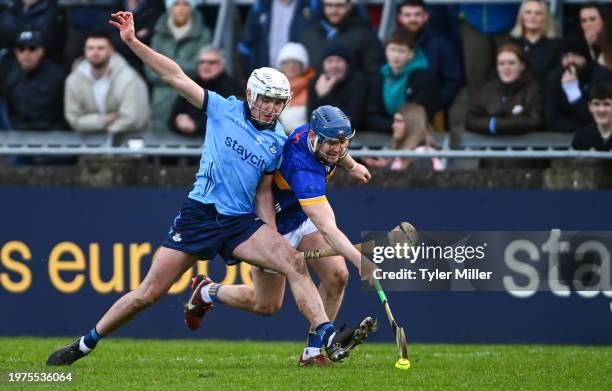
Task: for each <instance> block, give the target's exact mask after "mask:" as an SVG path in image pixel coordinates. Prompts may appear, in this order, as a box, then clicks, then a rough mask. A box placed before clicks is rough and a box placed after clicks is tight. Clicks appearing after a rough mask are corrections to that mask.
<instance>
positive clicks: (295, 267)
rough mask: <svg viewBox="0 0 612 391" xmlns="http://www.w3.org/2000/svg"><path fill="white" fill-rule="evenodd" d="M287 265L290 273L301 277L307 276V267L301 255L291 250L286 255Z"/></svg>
mask: <svg viewBox="0 0 612 391" xmlns="http://www.w3.org/2000/svg"><path fill="white" fill-rule="evenodd" d="M287 260H288V264H289V266H290V268H291V271H292V272H294V273H297V274H301V275H308V267H307V266H306V261H305V260H304V257H303V256H302V254H301V253H299V252H297V251H295V250H293V249H291V251H290V252H289V253H288V254H287Z"/></svg>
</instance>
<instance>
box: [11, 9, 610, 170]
mask: <svg viewBox="0 0 612 391" xmlns="http://www.w3.org/2000/svg"><path fill="white" fill-rule="evenodd" d="M57 1H58V0H0V104H1V106H0V109H1V110H0V127H2V128H3V129H14V130H36V131H45V130H57V129H68V128H69V129H72V130H74V131H78V132H90V131H107V132H112V133H117V132H128V131H152V132H157V133H159V134H164V133H176V134H181V135H184V136H189V137H202V136H203V134H204V132H205V128H206V119H205V115H203V113H202V112H201V111H198V110H196V109H195V108H194V107H192V106H191V105H190V104H189V103H188V102H187V101H185V100H184V99H182V98H181V97H179V96H177V94H176V92H175V91H174V90H172V88H170V87H168V86H167V85H165V84H164V82H163V81H162V80H160V79H159V78H158V77H157V76H156V75H155V74H154V73H153V72H151V71H150V70H148V69H143V66H142V64H141V62H140V61H139V60H138V58H136V57H135V56H134V55H133V54H132V53H131V52H130V51H129V50H127V48H126V46H125V45H124V44H123V43H121V41H120V40H119V39H118V35H117V34H116V32H111V30H110V29H109V26H108V25H107V23H106V20H107V19H108V15H109V13H110V12H111V11H113V10H116V9H119V8H121V9H127V10H131V11H132V12H134V14H135V21H136V28H137V36H138V37H139V39H141V40H143V41H144V42H145V43H147V44H149V45H151V47H152V48H153V49H155V50H157V51H158V52H160V53H162V54H164V55H166V56H168V57H171V58H172V59H173V60H175V61H176V62H177V63H178V64H179V65H180V66H181V68H182V69H183V70H184V71H185V72H186V73H187V75H189V76H190V77H191V78H193V79H194V80H195V81H196V82H197V83H198V84H200V85H201V86H202V87H203V88H208V89H211V90H214V91H216V92H218V93H220V94H221V95H222V96H230V95H234V96H238V97H240V96H241V95H243V94H244V79H245V76H248V74H249V73H250V72H251V71H252V70H253V69H255V68H257V67H261V66H271V67H275V68H277V69H279V70H281V71H282V72H283V73H285V74H286V75H287V77H288V79H289V80H290V83H291V87H292V90H293V99H292V100H291V102H290V104H289V106H288V107H287V109H286V110H285V112H284V113H283V115H282V117H281V119H280V120H281V122H282V123H283V125H284V126H285V128H286V129H287V131H291V130H292V129H293V128H295V127H297V126H298V125H299V124H301V123H303V122H305V121H307V120H308V118H309V115H310V113H311V112H312V110H314V109H315V108H316V107H318V106H321V105H333V106H337V107H340V108H341V109H342V110H343V111H344V112H345V113H346V114H347V115H348V116H349V117H350V119H351V121H352V124H353V126H354V127H355V128H356V129H357V130H358V131H371V132H378V133H380V134H384V135H388V136H389V140H390V143H391V145H390V146H392V147H393V148H398V149H406V148H407V149H417V148H421V149H427V148H436V145H435V142H433V140H434V139H433V137H432V136H431V132H435V131H448V130H450V131H468V132H476V133H481V134H485V135H488V136H490V137H495V136H497V135H516V134H524V133H529V132H545V131H550V132H573V133H575V135H576V136H575V140H574V143H573V145H574V147H576V148H587V147H589V146H592V147H594V148H597V149H610V129H609V128H610V112H611V111H612V108H611V106H612V95H611V94H610V85H611V84H610V83H612V30H611V29H612V20H611V19H610V17H609V16H608V9H607V8H606V7H604V6H602V5H600V4H597V3H583V4H581V5H580V6H579V10H578V20H577V22H578V24H577V27H576V28H574V29H568V30H569V31H565V32H564V34H563V38H561V34H560V32H559V31H557V30H556V28H555V24H554V21H553V19H552V17H551V14H550V10H549V7H548V4H547V3H546V2H545V1H542V0H524V1H523V2H522V3H520V4H519V3H512V4H500V3H491V4H476V3H460V4H459V5H458V6H456V7H453V8H452V9H453V10H457V12H455V13H452V12H450V14H449V15H451V17H450V20H454V23H452V26H450V28H449V27H448V26H446V27H447V28H440V26H441V23H439V21H438V22H436V20H435V18H436V15H437V13H432V12H431V10H430V9H429V7H428V6H427V5H426V4H425V3H424V2H423V0H403V1H401V2H398V4H397V15H396V26H395V28H394V29H393V31H392V32H391V33H390V34H389V35H388V37H386V38H385V39H384V40H383V41H381V40H380V39H379V38H378V36H377V34H376V31H375V29H374V27H373V25H374V24H373V21H376V19H377V18H376V15H375V14H369V13H368V10H367V8H366V7H365V6H364V5H363V4H360V5H356V4H353V3H352V2H351V0H254V3H253V5H252V6H250V8H249V10H248V12H246V14H245V15H244V21H243V23H242V24H241V26H240V30H241V31H240V33H239V35H238V42H237V45H236V48H235V52H234V53H231V52H224V51H223V50H220V49H218V48H215V47H213V46H211V44H212V39H213V37H212V33H211V32H212V30H214V26H212V25H210V23H207V22H205V21H206V20H210V19H211V18H210V17H208V16H207V15H205V12H208V11H209V10H210V8H203V7H199V6H198V3H197V1H196V0H164V1H163V2H162V1H161V0H125V1H120V2H119V3H117V4H114V3H113V1H112V0H109V1H107V2H104V3H103V5H101V6H97V7H91V6H86V5H73V6H70V7H63V6H59V5H58V4H57ZM104 4H105V5H104ZM437 7H440V6H437ZM450 9H451V8H449V10H450ZM447 16H448V15H447ZM570 24H571V23H570ZM452 31H455V32H456V33H455V34H452V33H450V34H449V32H452ZM457 42H460V43H462V44H461V45H458V44H457ZM229 56H231V58H232V59H233V58H234V56H235V58H236V59H237V66H236V67H235V69H228V68H227V63H228V61H227V60H228V58H229ZM232 75H233V76H232ZM460 92H462V93H463V94H464V95H465V96H467V104H466V109H465V110H464V112H463V117H462V118H464V120H462V121H461V126H458V127H457V129H449V118H448V115H449V111H450V110H451V108H452V107H453V105H454V104H455V103H456V101H457V100H458V96H459V95H461V94H460ZM421 163H422V162H421ZM421 163H419V162H416V161H415V162H412V161H410V160H409V159H403V160H402V159H399V160H397V159H396V160H392V161H387V160H380V159H378V160H376V159H374V160H371V161H370V162H369V164H371V165H373V166H389V167H390V168H392V169H403V168H406V167H409V166H419V165H420V164H421ZM427 164H428V166H431V168H433V169H439V168H440V167H442V164H441V162H440V161H436V160H432V161H428V162H427Z"/></svg>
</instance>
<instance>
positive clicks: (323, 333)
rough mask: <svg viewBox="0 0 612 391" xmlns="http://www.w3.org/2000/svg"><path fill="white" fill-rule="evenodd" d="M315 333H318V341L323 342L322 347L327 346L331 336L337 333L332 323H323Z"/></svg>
mask: <svg viewBox="0 0 612 391" xmlns="http://www.w3.org/2000/svg"><path fill="white" fill-rule="evenodd" d="M315 331H316V332H317V337H318V339H320V340H321V343H322V346H327V345H328V344H329V339H330V338H331V336H332V335H334V334H335V333H336V329H335V328H334V325H333V324H331V323H330V322H325V323H321V324H320V325H318V326H317V328H316V329H315Z"/></svg>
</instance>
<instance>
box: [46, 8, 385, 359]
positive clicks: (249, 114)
mask: <svg viewBox="0 0 612 391" xmlns="http://www.w3.org/2000/svg"><path fill="white" fill-rule="evenodd" d="M110 23H111V24H112V25H113V26H115V27H116V28H117V29H118V30H119V33H120V35H121V39H122V40H123V42H125V43H126V44H127V45H128V47H129V48H130V49H131V50H132V51H133V52H134V53H135V54H136V55H137V56H138V57H139V58H140V59H141V60H142V61H143V63H144V64H145V65H146V66H147V67H149V68H150V69H151V70H152V71H153V72H155V73H156V74H157V75H158V76H159V77H160V78H161V79H162V80H164V81H165V82H166V83H168V84H169V85H170V86H172V87H173V88H174V89H175V90H176V91H177V92H178V93H179V94H180V95H181V96H183V97H184V98H185V99H187V100H188V101H189V102H191V103H192V104H193V105H194V106H195V107H198V108H200V109H202V115H204V113H206V114H207V115H208V122H207V131H206V137H205V140H204V147H203V150H202V159H201V161H200V169H199V171H198V173H197V174H196V181H195V184H194V186H193V189H192V190H191V192H190V193H189V195H188V197H187V200H186V201H185V203H184V204H183V206H182V207H181V209H180V212H179V214H178V216H177V217H176V219H175V220H174V223H173V225H172V227H171V229H170V232H169V233H168V236H167V238H166V240H165V242H164V243H163V244H162V246H161V247H160V249H159V251H157V252H156V254H155V257H154V261H153V263H152V265H151V268H150V269H149V271H148V273H147V275H146V277H145V279H144V281H142V283H141V284H140V286H139V287H138V288H136V289H134V290H132V291H131V292H129V293H127V294H125V295H123V296H122V297H121V298H120V299H118V300H117V301H116V302H115V303H114V304H113V305H112V306H111V307H110V309H109V310H108V311H107V312H106V313H105V314H104V316H103V317H102V318H101V319H100V320H99V321H98V323H97V324H96V325H95V327H93V328H92V329H91V330H90V331H89V332H87V333H86V334H84V335H82V336H81V337H79V338H77V339H76V340H75V341H74V342H73V343H71V344H68V345H66V346H64V347H62V348H60V349H58V350H56V351H55V352H53V353H52V354H51V355H50V356H49V358H48V359H47V365H70V364H72V363H73V362H74V361H76V360H78V359H80V358H82V357H84V356H85V355H86V354H88V353H90V352H91V351H92V350H93V349H94V348H95V347H96V345H97V343H98V341H99V340H100V339H101V338H102V337H104V336H107V335H108V334H110V333H112V332H113V331H115V330H117V329H118V328H120V327H121V326H123V325H124V324H126V323H127V322H129V321H130V320H131V319H132V318H133V317H135V316H136V315H137V314H138V313H140V312H141V311H143V310H144V309H146V308H147V307H149V306H150V305H152V304H153V303H155V302H156V301H157V300H158V299H160V298H161V297H162V296H163V295H165V294H166V292H167V291H168V289H170V287H171V285H172V284H173V283H174V281H176V280H177V279H178V278H179V277H180V276H182V275H183V274H184V273H185V272H186V271H187V270H189V269H190V268H191V267H192V266H193V264H194V263H195V262H196V261H197V260H198V259H212V257H214V256H215V255H217V254H220V255H221V256H222V257H223V258H224V259H226V260H230V259H244V260H246V261H247V262H248V263H250V264H252V265H254V266H258V267H259V268H265V269H271V270H275V271H277V272H278V273H280V274H279V276H281V275H282V276H283V278H286V279H287V281H288V283H289V286H290V288H291V291H292V293H293V296H294V298H295V301H296V303H297V305H298V309H299V310H300V312H301V313H302V314H303V315H304V317H306V318H307V319H308V321H309V323H310V326H311V328H313V329H314V330H316V336H317V337H316V338H317V339H318V342H319V343H320V344H322V346H324V347H325V350H326V353H327V355H328V357H329V358H330V359H331V360H333V361H341V360H344V359H345V358H346V357H347V356H348V353H349V350H350V349H351V348H352V346H354V345H355V344H356V343H359V342H361V340H362V339H363V338H364V337H365V336H367V332H368V331H370V330H371V328H372V326H373V323H374V322H373V320H372V318H370V317H366V318H365V319H364V320H363V321H362V322H361V323H360V324H359V325H358V326H356V327H351V328H348V329H345V330H339V331H338V332H336V329H335V328H334V326H333V324H332V323H331V322H330V321H329V317H328V315H327V313H326V312H325V308H324V306H323V302H322V300H321V297H320V296H319V293H318V291H317V288H316V286H315V285H314V283H313V281H312V279H311V278H310V275H309V273H308V270H307V267H306V263H305V260H304V258H303V256H302V255H301V254H300V253H299V252H297V251H296V250H295V249H294V248H292V247H291V246H289V244H288V243H287V241H286V240H285V239H283V237H282V236H281V235H279V233H278V232H277V230H276V222H275V213H274V203H273V196H272V187H271V185H272V179H273V174H274V172H275V170H276V169H277V168H278V167H279V162H280V155H281V153H282V147H283V143H284V141H285V139H286V136H285V134H284V131H283V129H282V126H281V125H279V124H278V122H277V120H278V117H279V115H280V114H281V112H282V111H283V109H284V108H285V106H286V105H287V103H288V102H289V99H290V98H291V91H290V85H289V81H288V80H287V78H286V77H285V75H283V74H282V73H280V72H279V71H277V70H275V69H272V68H259V69H256V70H254V71H253V73H252V74H251V76H250V77H249V79H248V81H247V89H246V97H247V99H246V102H242V101H240V100H238V99H236V98H234V97H230V98H229V99H225V98H223V97H221V96H219V95H218V94H216V93H214V92H212V91H208V90H205V89H202V87H200V86H199V85H198V84H197V83H195V82H194V81H193V80H191V79H190V78H189V77H188V76H187V75H186V74H185V73H184V72H183V70H182V69H181V68H180V66H179V65H178V64H177V63H176V62H174V61H172V60H171V59H170V58H168V57H166V56H164V55H162V54H160V53H158V52H156V51H154V50H153V49H151V48H150V47H148V46H147V45H145V44H144V43H142V42H141V41H140V40H138V38H137V37H136V34H135V27H134V20H133V15H132V14H131V13H130V12H117V13H115V14H113V15H112V21H110ZM262 273H263V272H262ZM259 285H260V284H259V283H258V282H257V281H255V287H256V289H257V291H258V292H260V291H261V290H262V287H260V286H259ZM194 288H195V289H194V291H193V293H192V295H191V297H190V299H189V302H188V303H187V304H186V306H185V318H186V322H187V324H188V326H189V327H190V328H191V329H197V328H198V327H199V326H200V323H201V321H202V316H203V315H204V313H205V312H206V311H207V310H208V309H210V308H211V307H212V301H215V300H218V301H221V302H229V301H231V297H229V296H231V290H230V289H228V290H227V292H226V290H224V289H220V288H221V287H220V286H219V284H214V283H213V282H212V281H210V280H209V279H207V278H195V279H194ZM212 298H214V299H212ZM251 310H253V309H251ZM254 312H256V311H254Z"/></svg>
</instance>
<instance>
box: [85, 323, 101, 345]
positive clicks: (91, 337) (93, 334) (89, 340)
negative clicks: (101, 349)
mask: <svg viewBox="0 0 612 391" xmlns="http://www.w3.org/2000/svg"><path fill="white" fill-rule="evenodd" d="M101 339H102V336H101V335H100V334H98V332H97V331H96V328H95V327H94V328H93V329H91V330H90V331H89V333H87V334H85V335H84V336H83V343H84V344H85V346H87V347H88V348H89V349H93V348H95V347H96V345H97V344H98V341H99V340H101Z"/></svg>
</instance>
